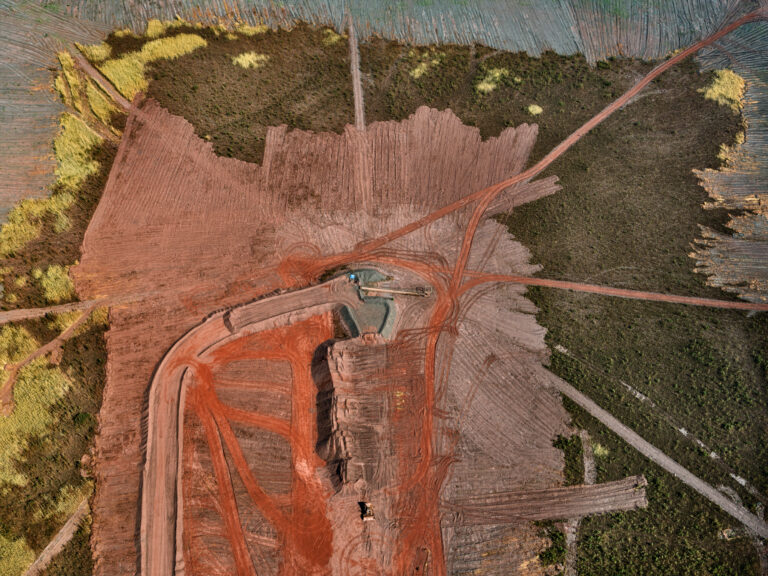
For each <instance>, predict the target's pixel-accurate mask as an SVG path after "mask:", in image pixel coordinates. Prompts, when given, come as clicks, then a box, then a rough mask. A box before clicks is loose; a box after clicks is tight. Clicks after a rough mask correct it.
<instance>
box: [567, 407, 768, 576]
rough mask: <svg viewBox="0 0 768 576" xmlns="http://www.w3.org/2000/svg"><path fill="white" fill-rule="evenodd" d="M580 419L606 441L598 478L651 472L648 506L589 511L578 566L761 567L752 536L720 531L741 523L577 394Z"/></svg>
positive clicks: (695, 571) (655, 570)
mask: <svg viewBox="0 0 768 576" xmlns="http://www.w3.org/2000/svg"><path fill="white" fill-rule="evenodd" d="M565 404H566V407H567V408H568V410H569V411H570V412H571V414H572V415H573V417H574V424H576V425H578V426H579V427H582V428H585V429H586V430H588V432H589V434H590V436H591V437H592V438H593V439H595V441H596V442H598V443H599V444H600V445H602V446H604V447H605V452H604V456H603V457H601V458H598V459H597V460H596V465H597V481H598V482H607V481H610V480H618V479H620V478H623V477H625V476H627V475H631V474H644V475H645V477H646V479H647V480H648V486H647V487H646V494H647V495H648V508H646V509H643V510H633V511H632V512H622V513H616V514H607V515H604V516H594V517H590V518H584V519H583V520H582V522H581V526H580V528H579V545H578V561H577V570H578V573H579V574H585V575H588V576H591V575H603V574H624V575H627V576H635V575H637V576H641V575H642V576H646V575H656V574H658V575H668V574H681V575H689V576H698V575H700V574H713V575H715V574H716V575H721V576H726V575H733V576H737V575H738V576H747V575H750V574H754V575H756V574H759V567H758V564H757V558H756V556H755V552H754V548H753V546H752V543H751V542H750V540H749V538H747V537H741V538H738V539H735V540H732V541H730V542H729V541H726V540H723V539H721V538H719V532H720V531H721V530H723V529H724V528H729V527H730V528H738V527H739V526H738V523H737V522H736V521H735V520H733V519H732V518H731V517H730V516H728V515H726V514H725V513H723V512H722V511H720V509H719V508H717V507H716V506H715V505H714V504H710V503H709V502H708V501H707V500H704V499H703V498H701V497H700V496H699V495H698V494H696V493H695V492H693V491H692V490H691V489H689V488H688V487H687V486H685V485H684V484H682V483H681V482H680V481H679V480H677V479H676V478H674V477H673V476H671V475H670V474H667V473H666V472H664V471H663V470H661V469H660V468H658V467H657V466H656V465H655V464H653V463H651V462H649V461H648V460H646V459H645V458H644V457H643V456H641V455H640V454H639V453H638V452H637V451H635V450H634V449H633V448H632V447H630V446H629V445H627V444H626V443H624V441H622V440H621V439H620V438H618V437H617V436H615V435H614V434H613V433H611V432H610V431H608V430H607V429H606V428H604V427H603V426H602V425H601V424H600V423H599V422H597V421H596V420H594V419H593V418H591V417H590V416H589V415H588V414H586V413H585V412H583V411H582V410H580V409H579V408H578V407H577V406H575V405H574V404H572V403H571V402H570V401H568V400H566V401H565Z"/></svg>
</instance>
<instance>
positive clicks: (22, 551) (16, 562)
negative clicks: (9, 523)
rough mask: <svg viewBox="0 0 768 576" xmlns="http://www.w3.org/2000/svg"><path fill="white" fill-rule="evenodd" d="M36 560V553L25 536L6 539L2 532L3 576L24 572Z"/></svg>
mask: <svg viewBox="0 0 768 576" xmlns="http://www.w3.org/2000/svg"><path fill="white" fill-rule="evenodd" d="M34 561H35V553H34V551H33V550H32V548H30V547H29V546H28V545H27V541H26V540H24V538H19V539H18V540H6V539H5V538H3V535H2V534H0V574H2V575H3V576H6V575H7V576H12V575H13V576H16V575H17V574H23V573H24V571H25V570H26V569H27V568H28V567H29V565H30V564H32V562H34Z"/></svg>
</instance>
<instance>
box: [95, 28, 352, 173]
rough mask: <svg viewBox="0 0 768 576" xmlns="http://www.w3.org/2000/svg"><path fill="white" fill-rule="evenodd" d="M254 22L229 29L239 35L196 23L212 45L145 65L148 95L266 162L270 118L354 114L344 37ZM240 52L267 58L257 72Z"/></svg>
mask: <svg viewBox="0 0 768 576" xmlns="http://www.w3.org/2000/svg"><path fill="white" fill-rule="evenodd" d="M256 28H257V29H256V30H253V31H251V30H249V29H247V28H245V29H244V28H242V27H238V28H235V30H234V32H233V33H228V34H230V36H231V35H232V34H234V36H235V37H236V38H235V39H228V38H227V35H226V34H222V33H219V34H218V35H217V34H216V33H215V32H213V31H212V30H211V29H208V28H202V29H199V30H194V32H195V33H196V34H198V35H200V36H201V37H202V38H204V39H205V41H206V42H207V43H208V44H207V47H205V48H203V49H199V50H195V51H194V52H192V53H190V54H187V55H185V56H181V57H179V58H177V59H175V60H173V61H170V60H158V61H156V62H154V63H153V64H152V65H151V66H149V67H148V69H147V73H148V80H149V88H148V90H147V95H148V96H150V97H152V98H154V99H155V100H157V101H158V102H160V103H161V104H162V105H163V106H165V107H166V108H167V109H168V110H169V111H170V112H171V113H173V114H177V115H180V116H183V117H184V118H186V119H187V120H189V121H190V122H191V123H192V125H193V126H194V127H195V132H196V133H197V134H198V135H199V136H200V137H201V138H205V139H206V140H210V142H211V143H212V145H213V148H214V151H215V152H216V153H217V154H219V155H221V156H228V157H233V158H239V159H241V160H245V161H248V162H261V160H262V156H263V153H264V142H265V138H266V134H267V128H268V127H269V126H279V125H281V124H287V125H288V126H290V127H291V128H299V129H302V130H311V131H313V132H328V131H334V132H341V131H342V130H343V129H344V126H345V125H347V124H351V123H353V122H354V105H353V99H352V79H351V77H350V71H349V54H348V46H347V44H346V42H341V41H335V42H333V41H329V40H331V39H333V38H335V36H333V35H332V34H331V33H330V32H328V29H327V28H317V27H313V26H307V25H303V24H301V25H297V26H295V27H294V28H292V29H291V30H271V29H267V28H265V27H256ZM191 31H192V29H189V28H178V29H175V30H173V31H172V32H169V33H173V34H186V33H190V32H191ZM251 32H252V33H251ZM334 34H335V33H334ZM108 41H109V42H115V43H116V44H118V43H119V41H122V40H119V41H118V40H117V39H112V38H110V39H108ZM243 54H253V55H254V63H255V64H256V65H259V64H262V63H263V62H265V60H264V58H268V59H269V61H268V62H269V63H268V64H267V65H266V66H263V65H262V66H261V67H260V68H259V69H258V74H254V71H253V70H252V69H244V68H242V67H241V66H238V65H235V66H233V60H234V59H236V58H239V57H241V55H243ZM256 55H263V57H264V58H262V57H261V56H256ZM244 63H245V62H244Z"/></svg>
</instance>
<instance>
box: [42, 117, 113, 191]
mask: <svg viewBox="0 0 768 576" xmlns="http://www.w3.org/2000/svg"><path fill="white" fill-rule="evenodd" d="M60 125H61V129H60V130H59V133H58V135H57V136H56V139H55V140H54V142H53V151H54V153H55V155H56V180H57V184H58V185H59V186H60V187H61V188H62V189H63V190H64V191H65V192H70V193H71V192H74V191H75V190H76V189H77V188H78V187H80V185H82V184H83V182H85V180H86V179H87V178H88V177H89V176H91V175H93V174H95V173H96V172H98V170H99V164H98V162H97V161H96V160H94V159H93V158H92V156H91V150H92V149H93V148H95V147H97V146H98V145H99V144H101V142H102V138H101V137H100V136H99V135H98V134H96V133H95V132H93V130H91V129H90V128H88V126H87V125H86V124H85V123H84V122H83V121H82V120H80V119H79V118H76V117H75V116H72V115H71V114H63V115H62V117H61V121H60Z"/></svg>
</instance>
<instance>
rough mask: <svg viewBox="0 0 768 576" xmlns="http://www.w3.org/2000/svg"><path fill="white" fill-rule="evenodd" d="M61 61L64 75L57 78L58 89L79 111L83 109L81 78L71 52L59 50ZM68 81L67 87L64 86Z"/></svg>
mask: <svg viewBox="0 0 768 576" xmlns="http://www.w3.org/2000/svg"><path fill="white" fill-rule="evenodd" d="M58 57H59V63H60V64H61V70H62V75H61V76H59V77H58V78H57V79H56V89H57V90H58V91H59V93H60V94H61V95H62V97H63V98H64V99H65V102H67V103H68V104H69V105H71V106H72V107H74V109H75V110H77V111H78V112H82V111H83V100H82V90H83V87H82V85H81V84H80V78H79V77H78V74H77V71H76V70H75V62H74V60H72V55H71V54H70V53H69V52H59V54H58ZM64 82H66V87H65V86H64ZM67 100H68V101H67Z"/></svg>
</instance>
